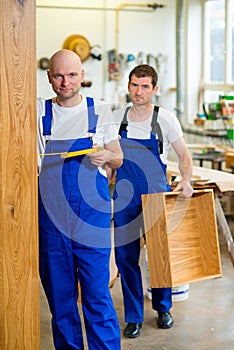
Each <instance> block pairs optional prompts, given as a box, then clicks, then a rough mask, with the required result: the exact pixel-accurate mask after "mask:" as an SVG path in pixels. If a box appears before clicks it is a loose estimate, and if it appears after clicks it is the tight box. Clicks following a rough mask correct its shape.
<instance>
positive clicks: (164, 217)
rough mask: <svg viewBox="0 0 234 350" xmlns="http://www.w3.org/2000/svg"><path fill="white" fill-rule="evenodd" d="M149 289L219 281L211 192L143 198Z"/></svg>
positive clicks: (156, 195)
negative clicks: (203, 281) (190, 196)
mask: <svg viewBox="0 0 234 350" xmlns="http://www.w3.org/2000/svg"><path fill="white" fill-rule="evenodd" d="M142 202H143V215H144V223H145V231H146V247H147V252H148V260H149V261H148V264H149V275H150V283H151V287H154V288H164V287H172V286H173V287H175V286H179V285H183V284H186V283H191V282H196V281H201V280H205V279H210V278H216V277H221V275H222V271H221V263H220V252H219V242H218V232H217V223H216V216H215V209H214V197H213V191H212V190H203V191H194V194H193V196H192V198H188V199H187V198H184V197H181V196H180V194H178V193H175V192H174V193H173V192H171V193H158V194H149V195H143V196H142Z"/></svg>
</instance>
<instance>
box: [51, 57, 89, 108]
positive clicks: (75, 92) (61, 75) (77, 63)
mask: <svg viewBox="0 0 234 350" xmlns="http://www.w3.org/2000/svg"><path fill="white" fill-rule="evenodd" d="M48 79H49V82H50V83H51V84H52V88H53V90H54V92H55V93H56V94H57V102H58V103H59V104H60V105H62V106H68V107H69V106H74V105H76V104H78V103H79V102H80V101H81V96H80V95H79V90H80V87H81V83H82V82H83V80H84V70H83V69H82V65H81V60H80V57H79V56H78V55H77V54H76V53H75V52H73V51H71V50H59V51H57V52H55V53H54V54H53V56H52V57H51V58H50V64H49V70H48Z"/></svg>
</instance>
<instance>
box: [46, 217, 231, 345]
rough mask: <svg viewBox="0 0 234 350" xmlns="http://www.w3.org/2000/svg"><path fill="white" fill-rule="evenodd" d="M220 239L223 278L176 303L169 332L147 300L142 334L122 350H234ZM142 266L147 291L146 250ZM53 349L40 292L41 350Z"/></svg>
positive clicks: (116, 291)
mask: <svg viewBox="0 0 234 350" xmlns="http://www.w3.org/2000/svg"><path fill="white" fill-rule="evenodd" d="M230 225H231V227H232V232H233V234H234V231H233V228H234V221H232V220H230ZM219 236H220V250H221V264H222V272H223V275H222V277H221V278H218V279H212V280H207V281H202V282H196V283H192V284H190V288H189V297H188V299H187V300H185V301H181V302H174V303H173V307H172V310H171V312H172V315H173V318H174V326H173V327H172V328H171V329H168V330H161V329H158V328H157V325H156V314H155V312H154V311H153V310H152V309H151V301H150V300H149V299H147V297H146V298H145V321H144V324H143V328H142V330H141V335H140V337H138V338H135V339H126V338H124V337H122V350H130V349H134V350H142V349H144V350H156V349H158V350H231V349H233V346H234V292H233V290H234V268H233V265H232V262H231V259H230V256H229V254H228V251H227V247H226V243H225V241H224V238H223V236H222V235H220V234H219ZM141 264H142V271H143V275H144V276H143V279H144V285H145V290H146V289H147V288H146V287H147V281H146V280H147V278H146V273H145V262H144V249H142V256H141ZM120 288H121V287H120V280H119V279H117V280H116V282H115V283H114V286H113V287H112V288H111V293H112V297H113V301H114V304H115V307H116V310H117V314H118V317H119V323H120V327H121V332H122V330H123V328H124V326H125V323H124V319H123V304H122V294H121V289H120ZM146 294H147V293H146ZM52 349H54V347H53V344H52V338H51V328H50V313H49V310H48V306H47V301H46V299H45V296H44V292H43V290H41V350H52ZM87 349H88V348H87Z"/></svg>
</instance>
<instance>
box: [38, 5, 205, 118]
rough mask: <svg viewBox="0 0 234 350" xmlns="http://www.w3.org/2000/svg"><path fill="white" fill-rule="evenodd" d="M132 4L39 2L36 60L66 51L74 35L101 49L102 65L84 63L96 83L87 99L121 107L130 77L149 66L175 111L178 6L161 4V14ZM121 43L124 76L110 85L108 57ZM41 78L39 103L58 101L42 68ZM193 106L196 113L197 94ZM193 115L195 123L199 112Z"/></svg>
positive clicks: (120, 65) (160, 99)
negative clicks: (45, 99) (41, 100)
mask: <svg viewBox="0 0 234 350" xmlns="http://www.w3.org/2000/svg"><path fill="white" fill-rule="evenodd" d="M197 2H200V0H193V3H197ZM130 3H131V4H134V7H128V6H125V5H126V4H125V3H124V2H123V1H119V0H116V1H115V0H90V1H85V0H83V1H82V0H81V1H76V0H70V1H64V0H37V60H38V61H39V60H40V59H41V58H43V57H47V58H49V57H50V56H51V55H52V54H53V53H54V52H55V51H56V50H59V49H60V48H62V47H63V43H64V41H65V40H66V39H67V38H68V37H69V36H70V35H72V34H79V35H82V36H84V37H85V38H86V39H87V40H88V41H89V43H90V46H91V47H95V46H98V50H100V52H101V55H102V59H101V60H98V59H95V58H92V57H89V58H88V59H87V60H86V61H85V62H84V63H83V67H84V69H85V79H86V80H88V81H91V82H92V84H91V86H90V87H89V88H82V89H83V92H84V93H85V94H87V95H92V96H94V97H97V98H102V99H104V100H106V101H107V102H111V103H113V105H115V106H116V107H118V106H119V105H120V104H121V102H123V101H125V98H126V94H127V81H128V74H129V71H130V70H131V69H132V68H133V67H134V66H135V65H137V64H139V63H149V64H151V65H154V66H155V68H156V69H157V70H158V73H159V94H158V96H157V103H159V105H162V106H164V107H166V108H168V109H170V110H172V111H175V108H176V92H175V87H176V0H163V1H160V4H162V5H165V7H163V8H157V9H156V10H151V9H149V8H147V7H137V6H135V5H136V4H154V3H157V2H156V1H155V2H154V1H152V0H148V1H146V0H141V1H138V0H135V1H133V0H129V1H128V2H127V4H130ZM158 4H159V3H158ZM45 5H46V6H47V7H45ZM118 6H122V7H121V9H120V10H119V12H118V13H119V16H118V23H117V21H116V10H115V9H116V8H117V7H118ZM61 7H62V8H61ZM69 7H70V8H69ZM104 9H106V10H104ZM130 9H131V11H130ZM126 10H128V11H126ZM193 35H194V33H193ZM116 42H118V45H117V46H118V47H117V52H118V53H119V56H120V58H121V59H120V60H118V68H119V70H118V73H119V75H118V78H116V79H111V76H110V72H109V71H108V69H109V67H110V61H109V58H110V54H109V52H110V51H111V50H115V49H116ZM198 42H200V41H199V40H198ZM37 77H38V82H37V83H38V84H37V95H38V97H49V96H53V92H52V89H51V88H50V86H49V84H48V82H47V74H46V70H42V69H40V68H38V71H37ZM199 78H200V74H198V78H197V76H196V79H197V80H198V82H199ZM190 84H191V77H190ZM197 84H198V83H197ZM195 85H196V84H195ZM198 85H199V84H198ZM186 88H188V86H187V85H186ZM193 95H194V93H193ZM194 101H196V102H195V103H194V104H193V105H194V107H195V109H197V105H196V103H197V93H196V94H195V96H194ZM190 113H191V116H192V117H191V118H192V119H194V110H193V111H190ZM195 113H197V110H196V111H195ZM186 118H187V117H186ZM188 118H189V117H188ZM188 118H187V119H188Z"/></svg>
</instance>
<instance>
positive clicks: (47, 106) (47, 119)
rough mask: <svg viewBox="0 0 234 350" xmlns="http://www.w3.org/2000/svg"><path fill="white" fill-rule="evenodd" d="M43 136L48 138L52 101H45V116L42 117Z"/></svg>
mask: <svg viewBox="0 0 234 350" xmlns="http://www.w3.org/2000/svg"><path fill="white" fill-rule="evenodd" d="M42 126H43V136H45V137H46V138H49V136H50V135H51V126H52V99H49V100H46V101H45V115H44V116H43V117H42Z"/></svg>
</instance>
